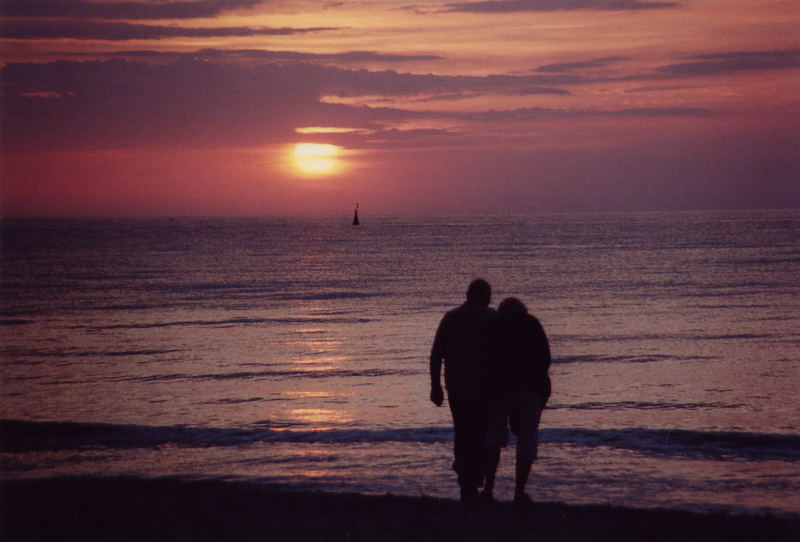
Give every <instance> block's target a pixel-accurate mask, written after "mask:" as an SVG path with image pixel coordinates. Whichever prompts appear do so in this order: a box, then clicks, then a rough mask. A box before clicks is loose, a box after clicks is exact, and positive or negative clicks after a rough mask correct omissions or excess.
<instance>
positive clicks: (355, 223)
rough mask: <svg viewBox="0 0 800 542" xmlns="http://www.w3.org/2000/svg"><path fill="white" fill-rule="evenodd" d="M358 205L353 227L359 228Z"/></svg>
mask: <svg viewBox="0 0 800 542" xmlns="http://www.w3.org/2000/svg"><path fill="white" fill-rule="evenodd" d="M358 224H359V222H358V203H356V210H355V214H354V215H353V226H358Z"/></svg>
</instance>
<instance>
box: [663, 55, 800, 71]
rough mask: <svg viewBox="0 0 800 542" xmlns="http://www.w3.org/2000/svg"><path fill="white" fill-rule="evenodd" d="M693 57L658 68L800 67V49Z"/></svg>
mask: <svg viewBox="0 0 800 542" xmlns="http://www.w3.org/2000/svg"><path fill="white" fill-rule="evenodd" d="M690 60H691V61H690V62H681V63H676V64H670V65H668V66H663V67H661V68H659V70H658V72H659V73H662V74H669V75H681V76H697V75H700V76H702V75H718V74H722V73H730V72H738V71H751V70H781V69H790V68H800V49H787V50H782V51H740V52H733V53H715V54H704V55H695V56H693V57H690Z"/></svg>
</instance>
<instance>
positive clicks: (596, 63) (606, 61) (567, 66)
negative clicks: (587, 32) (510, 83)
mask: <svg viewBox="0 0 800 542" xmlns="http://www.w3.org/2000/svg"><path fill="white" fill-rule="evenodd" d="M626 60H630V58H629V57H624V56H609V57H604V58H595V59H592V60H584V61H579V62H559V63H556V64H546V65H544V66H539V67H538V68H536V71H537V72H546V73H565V72H571V71H576V70H588V69H593V68H604V67H606V66H609V65H611V64H615V63H617V62H624V61H626Z"/></svg>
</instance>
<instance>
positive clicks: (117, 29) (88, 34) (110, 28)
mask: <svg viewBox="0 0 800 542" xmlns="http://www.w3.org/2000/svg"><path fill="white" fill-rule="evenodd" d="M2 30H3V37H4V38H7V39H18V40H36V39H62V38H63V39H79V40H105V41H127V40H152V39H163V38H175V37H188V38H209V37H243V36H285V35H291V34H304V33H309V32H320V31H324V30H334V28H327V27H318V28H250V27H210V28H197V27H181V26H160V25H146V24H131V23H120V22H98V21H68V20H60V21H59V20H55V21H36V20H21V21H6V22H4V23H3V26H2Z"/></svg>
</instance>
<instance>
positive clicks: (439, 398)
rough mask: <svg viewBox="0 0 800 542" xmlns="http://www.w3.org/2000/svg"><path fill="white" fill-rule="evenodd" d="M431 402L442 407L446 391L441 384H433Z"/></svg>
mask: <svg viewBox="0 0 800 542" xmlns="http://www.w3.org/2000/svg"><path fill="white" fill-rule="evenodd" d="M431 402H432V403H433V404H434V405H436V406H442V403H443V402H444V391H443V390H442V385H441V384H431Z"/></svg>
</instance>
